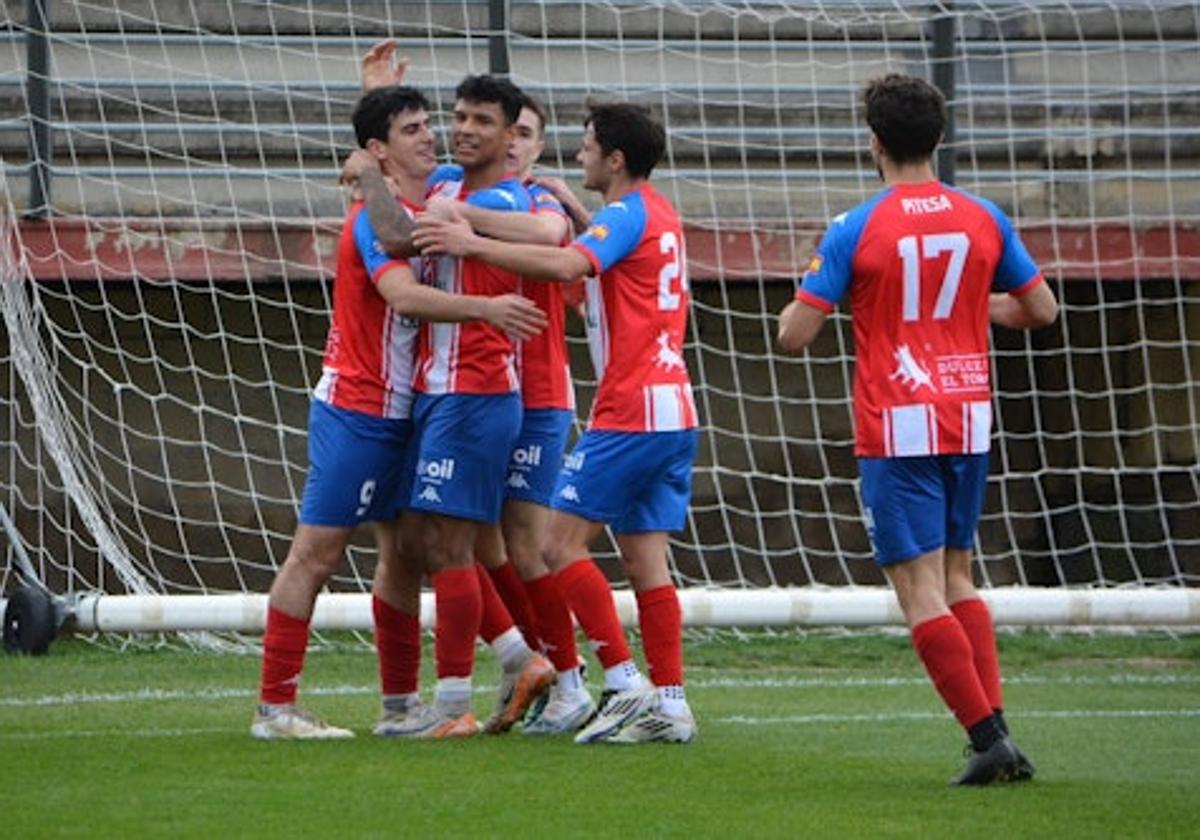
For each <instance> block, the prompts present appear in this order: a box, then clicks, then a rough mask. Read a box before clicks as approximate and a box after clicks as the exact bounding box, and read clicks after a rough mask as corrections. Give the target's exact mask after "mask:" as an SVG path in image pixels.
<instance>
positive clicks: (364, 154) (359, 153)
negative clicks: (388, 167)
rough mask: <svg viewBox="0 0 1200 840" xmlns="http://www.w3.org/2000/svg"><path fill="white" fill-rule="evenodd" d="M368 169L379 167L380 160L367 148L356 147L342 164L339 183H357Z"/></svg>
mask: <svg viewBox="0 0 1200 840" xmlns="http://www.w3.org/2000/svg"><path fill="white" fill-rule="evenodd" d="M368 169H379V162H378V161H376V160H375V158H374V157H373V156H372V155H371V153H370V152H368V151H367V150H366V149H355V150H354V151H353V152H351V153H350V156H349V157H347V158H346V162H345V163H343V164H342V172H341V174H340V175H338V183H339V184H352V185H353V184H357V183H358V179H359V178H360V177H362V174H363V173H364V172H366V171H367V170H368Z"/></svg>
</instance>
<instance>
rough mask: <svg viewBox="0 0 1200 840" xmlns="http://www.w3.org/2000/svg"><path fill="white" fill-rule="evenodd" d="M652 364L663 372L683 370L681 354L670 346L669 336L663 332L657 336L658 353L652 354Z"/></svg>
mask: <svg viewBox="0 0 1200 840" xmlns="http://www.w3.org/2000/svg"><path fill="white" fill-rule="evenodd" d="M654 364H655V366H656V367H660V368H662V369H663V370H675V369H679V370H685V369H686V365H684V363H683V354H682V353H680V352H679V351H678V350H676V349H675V348H674V347H672V346H671V336H670V335H668V334H667V331H666V330H663V331H662V332H660V333H659V334H658V352H657V353H655V354H654Z"/></svg>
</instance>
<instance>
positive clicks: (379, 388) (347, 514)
mask: <svg viewBox="0 0 1200 840" xmlns="http://www.w3.org/2000/svg"><path fill="white" fill-rule="evenodd" d="M428 107H429V106H428V103H427V102H426V100H425V99H424V97H423V96H422V95H421V94H420V93H419V92H417V91H415V90H413V89H412V88H403V87H388V88H382V89H380V90H377V91H372V92H370V93H368V94H366V95H365V96H363V97H362V99H361V100H360V101H359V104H358V106H357V108H356V109H355V113H354V128H355V133H356V135H357V137H358V141H359V145H360V146H361V147H362V148H363V149H365V150H367V151H368V152H369V153H370V154H371V155H373V156H375V157H377V158H378V159H379V160H380V161H381V165H382V168H383V171H384V172H385V173H387V174H388V175H390V176H392V177H393V179H394V182H395V183H396V184H397V185H399V187H400V189H401V190H402V191H403V192H404V193H405V194H404V195H403V196H402V197H403V198H404V199H405V200H407V201H410V202H411V201H414V200H419V198H420V197H421V196H422V195H423V190H424V180H425V177H426V176H427V175H428V174H429V172H430V171H431V170H432V169H433V167H434V164H435V162H436V161H435V159H434V155H433V135H432V133H431V131H430V129H429V119H428V116H427V111H428ZM393 202H395V199H393ZM362 211H363V205H362V203H361V202H355V203H354V204H353V206H352V207H351V209H350V212H349V214H348V215H347V218H346V221H345V224H344V225H343V228H342V234H341V238H340V240H339V242H338V254H337V260H338V261H337V275H336V282H335V285H334V304H333V319H332V324H331V326H330V331H329V336H328V340H327V342H326V348H325V359H324V364H323V373H322V377H321V380H320V382H319V383H318V384H317V386H316V389H315V390H314V393H313V400H312V405H311V409H310V415H309V461H310V468H309V474H308V481H307V483H306V485H305V490H304V500H303V504H302V507H301V512H300V519H299V524H298V525H297V528H296V533H295V536H294V538H293V541H292V546H291V549H290V550H289V552H288V556H287V558H286V560H285V561H284V564H283V566H282V567H281V568H280V570H279V573H278V575H277V576H276V578H275V581H274V583H273V584H272V586H271V592H270V597H269V601H268V611H267V627H266V634H265V635H264V638H263V666H262V682H261V688H260V697H259V699H260V703H259V707H258V712H257V714H256V716H255V719H254V722H253V724H252V725H251V734H253V735H254V736H255V737H257V738H264V739H325V738H348V737H351V736H352V735H353V733H352V732H351V731H350V730H348V729H342V728H340V727H335V726H330V725H328V724H325V723H323V722H322V721H320V720H319V719H318V718H316V717H315V716H314V715H312V714H311V713H309V712H307V711H306V710H304V709H302V708H300V707H299V706H297V705H296V694H297V686H298V684H299V679H300V672H301V670H302V668H303V664H304V654H305V651H306V649H307V644H308V625H309V619H310V617H311V615H312V610H313V606H314V604H315V602H316V597H317V592H318V591H319V590H320V589H321V587H322V586H324V585H325V583H326V581H327V580H328V579H329V578H330V576H331V575H332V574H333V573H334V571H336V569H337V567H338V566H339V565H340V563H341V561H342V558H343V556H344V554H345V550H346V546H347V545H348V543H349V540H350V536H351V533H352V531H353V529H354V527H355V526H356V525H358V524H359V523H361V522H372V523H374V525H375V532H376V542H377V545H378V547H379V564H380V572H379V573H380V575H381V576H382V577H383V578H384V579H385V580H387V579H389V575H390V582H388V583H385V584H384V585H383V586H382V588H380V587H377V589H376V595H377V599H378V596H379V595H380V593H381V592H383V593H384V594H385V595H387V596H388V597H390V598H391V599H392V600H394V601H397V602H401V603H403V604H410V605H411V604H412V602H413V601H414V600H415V598H416V596H417V595H419V583H420V579H419V576H418V577H417V578H416V579H415V582H414V580H413V578H412V576H411V575H410V574H406V572H405V571H404V570H403V569H400V568H395V566H396V565H397V556H398V550H397V547H396V544H395V540H396V534H395V528H394V526H393V524H392V523H393V520H394V519H395V517H396V513H397V510H398V507H399V499H398V495H399V493H401V492H402V490H403V488H404V486H405V484H406V482H405V480H404V470H403V462H404V454H405V447H406V444H407V441H408V438H409V435H410V432H411V427H412V424H411V421H410V419H409V415H410V409H411V405H412V402H413V394H412V389H411V376H412V371H413V364H414V343H415V340H416V335H417V331H416V324H415V322H414V321H413V319H416V318H420V319H424V320H429V321H444V322H470V321H484V322H486V323H488V324H489V325H491V327H492V328H495V329H498V330H509V331H512V332H514V333H516V334H518V335H522V336H531V335H533V334H536V332H537V331H538V330H540V329H541V328H542V327H543V326H544V324H545V319H544V316H543V315H542V314H541V312H540V310H539V309H538V308H537V307H536V306H535V305H534V304H533V303H532V302H530V301H528V300H527V299H525V298H522V297H521V296H519V295H516V294H507V295H499V296H493V297H463V296H456V295H450V294H447V293H445V292H443V291H440V290H438V289H433V288H429V287H427V286H423V285H421V284H420V283H419V282H417V279H416V276H415V273H414V271H413V268H412V266H411V265H410V264H409V263H408V262H407V261H397V260H393V259H391V258H389V257H387V256H386V255H385V254H384V253H383V251H382V249H381V248H380V246H379V243H378V240H377V238H376V237H375V234H374V231H373V229H372V228H371V225H370V221H369V219H368V217H367V215H366V214H365V213H363V212H362Z"/></svg>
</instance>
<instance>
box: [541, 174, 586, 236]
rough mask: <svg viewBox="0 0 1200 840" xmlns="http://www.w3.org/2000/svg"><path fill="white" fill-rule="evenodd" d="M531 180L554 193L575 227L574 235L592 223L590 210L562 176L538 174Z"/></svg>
mask: <svg viewBox="0 0 1200 840" xmlns="http://www.w3.org/2000/svg"><path fill="white" fill-rule="evenodd" d="M533 182H534V183H535V184H538V185H540V186H543V187H545V188H546V189H548V190H550V192H551V193H553V194H554V197H555V198H557V199H558V201H559V203H560V204H562V206H563V209H564V210H566V211H567V215H568V216H570V217H571V224H572V225H573V226H574V228H575V233H576V235H578V234H581V233H583V232H584V231H585V230H587V229H588V225H590V224H591V223H592V212H591V211H590V210H588V209H587V208H586V207H584V206H583V202H582V201H580V200H579V196H577V195H575V192H574V190H572V189H571V188H570V187H568V186H567V182H566V181H564V180H563V179H562V178H552V177H549V176H538V177H536V178H534V179H533Z"/></svg>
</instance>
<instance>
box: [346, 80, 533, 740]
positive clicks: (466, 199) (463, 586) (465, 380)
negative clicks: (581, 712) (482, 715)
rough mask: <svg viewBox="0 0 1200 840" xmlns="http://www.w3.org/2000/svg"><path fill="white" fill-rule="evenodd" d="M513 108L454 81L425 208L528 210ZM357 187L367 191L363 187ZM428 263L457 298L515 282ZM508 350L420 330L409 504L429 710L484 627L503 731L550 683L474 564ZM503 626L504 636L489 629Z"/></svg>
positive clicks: (498, 495)
mask: <svg viewBox="0 0 1200 840" xmlns="http://www.w3.org/2000/svg"><path fill="white" fill-rule="evenodd" d="M521 104H522V103H521V94H520V91H519V90H518V89H517V88H516V87H515V86H514V85H513V84H512V83H511V82H508V81H507V80H504V79H498V78H494V77H491V76H469V77H467V78H466V79H465V80H464V81H463V82H462V84H460V85H459V87H458V89H457V91H456V104H455V108H454V122H453V131H452V143H453V147H454V156H455V161H456V164H455V165H450V166H444V167H440V168H439V169H438V170H437V171H436V172H435V173H434V175H433V176H432V177H431V179H430V189H429V195H428V198H427V206H429V207H433V206H436V205H437V204H438V203H439V202H443V203H445V202H447V201H449V202H452V203H454V205H455V206H457V205H458V204H460V203H465V204H466V205H468V206H470V207H480V208H485V209H490V210H499V211H504V213H507V214H509V215H514V216H521V217H527V216H528V211H529V210H530V209H531V207H532V205H531V201H530V198H529V195H528V193H527V192H526V191H525V190H524V188H523V187H522V186H521V184H520V182H519V181H518V180H516V179H515V178H513V177H512V176H511V175H510V174H509V173H508V171H507V170H508V163H507V152H508V147H509V144H510V142H511V138H512V135H513V128H512V127H513V124H514V122H515V121H516V119H517V116H518V114H519V112H520V109H521ZM362 183H363V186H364V190H365V191H366V192H367V193H368V195H369V194H370V192H371V189H373V187H372V186H371V183H372V182H370V181H367V180H363V181H362ZM373 206H374V205H372V207H373ZM395 234H396V240H397V241H396V245H397V246H398V247H400V248H403V249H405V250H407V249H409V248H410V243H409V240H408V235H407V231H400V230H397V231H395ZM426 265H428V266H429V267H430V271H429V272H428V278H429V280H430V281H431V282H435V283H436V284H437V285H438V286H439V287H440V288H443V289H445V290H447V291H453V292H456V293H460V294H485V295H486V294H498V293H502V292H511V291H514V290H516V289H517V288H518V285H519V278H518V277H517V276H516V275H515V274H513V273H512V272H508V271H505V270H502V269H497V268H494V267H491V266H487V265H484V264H482V263H478V262H476V261H472V260H459V259H458V258H456V257H439V258H437V259H432V260H427V261H426ZM514 355H515V354H514V347H513V344H512V342H511V341H510V338H509V336H507V335H505V334H504V333H502V332H499V331H496V330H491V329H488V328H487V327H486V326H480V325H464V326H461V327H449V328H447V327H445V326H441V325H429V326H427V327H426V328H424V329H423V330H422V333H421V340H420V349H419V360H418V365H417V372H416V379H415V387H416V390H417V391H418V392H419V394H420V396H419V397H418V401H417V406H416V409H415V417H416V421H417V427H418V434H419V457H418V464H417V480H416V485H415V486H414V490H413V495H412V500H411V507H412V509H414V510H418V511H421V512H422V513H423V514H424V516H425V538H424V547H425V550H426V561H427V563H428V565H429V568H430V569H431V571H432V572H434V574H433V582H434V590H435V595H436V597H437V601H438V610H437V614H438V628H437V645H436V649H437V654H438V675H439V679H438V687H437V690H436V699H437V702H436V706H437V708H438V709H439V710H440V711H441V713H442V714H443V715H444V716H445V717H446V718H447V720H451V719H456V718H458V719H465V716H466V715H468V714H469V701H470V674H471V670H472V667H473V663H474V639H475V636H476V634H477V633H479V632H480V631H482V632H483V635H484V638H485V640H487V641H489V642H490V643H491V644H492V646H493V648H494V649H495V650H496V652H497V654H498V656H499V658H500V660H501V665H502V667H503V671H504V681H503V685H502V692H501V702H500V704H499V707H500V708H498V712H499V713H500V714H499V715H498V716H493V719H492V720H490V721H489V724H490V726H489V731H493V732H495V731H503V730H505V729H507V728H508V727H509V726H511V724H512V722H513V721H515V720H517V719H518V718H519V717H520V716H521V715H522V714H524V712H525V710H526V709H527V708H528V706H529V704H530V703H531V702H533V700H535V699H536V697H537V696H538V695H539V694H540V693H542V692H544V691H545V690H546V689H547V688H549V685H550V683H551V682H552V681H553V680H554V669H553V666H552V665H551V663H550V662H548V661H547V660H546V659H545V658H544V657H542V656H541V655H540V654H535V653H533V652H532V651H531V649H530V647H529V646H528V645H527V644H526V643H525V641H524V639H523V638H522V636H521V634H520V632H519V631H517V630H516V628H514V627H513V622H512V619H511V617H510V616H509V614H508V612H507V610H505V609H504V607H503V604H502V602H500V600H499V599H498V598H496V597H494V596H493V594H492V591H493V590H492V584H491V581H490V579H488V578H487V576H486V574H480V572H477V571H476V569H475V565H474V547H475V545H476V543H477V542H478V540H479V538H480V534H481V533H485V532H486V531H487V529H488V527H489V526H494V525H495V524H496V523H497V521H498V520H499V514H500V507H501V503H502V499H503V488H504V482H505V476H506V467H507V465H508V460H509V455H510V453H511V452H512V449H513V445H514V443H515V441H516V436H517V434H518V432H519V431H520V428H521V421H522V415H523V411H522V407H521V398H520V393H519V382H518V378H517V372H516V366H515V358H514ZM489 616H490V617H489ZM504 626H507V627H508V628H510V629H511V631H512V632H508V631H505V632H504V633H502V634H501V635H500V636H495V634H496V632H497V631H498V630H499V629H500V628H501V627H504ZM489 636H492V637H493V638H489ZM473 720H474V719H473V717H472V718H471V721H472V722H473Z"/></svg>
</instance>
